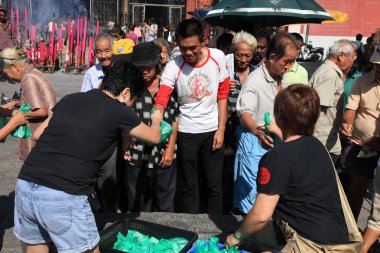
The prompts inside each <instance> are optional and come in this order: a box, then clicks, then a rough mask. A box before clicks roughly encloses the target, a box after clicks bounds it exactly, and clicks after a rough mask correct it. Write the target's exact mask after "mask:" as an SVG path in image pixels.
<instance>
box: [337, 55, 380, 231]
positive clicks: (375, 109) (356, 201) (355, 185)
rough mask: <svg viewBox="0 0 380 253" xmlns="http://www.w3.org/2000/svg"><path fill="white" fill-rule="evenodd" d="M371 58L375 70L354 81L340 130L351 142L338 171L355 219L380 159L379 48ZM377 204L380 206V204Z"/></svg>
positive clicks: (342, 157)
mask: <svg viewBox="0 0 380 253" xmlns="http://www.w3.org/2000/svg"><path fill="white" fill-rule="evenodd" d="M370 60H371V62H372V63H373V64H374V69H373V70H372V71H371V72H369V73H367V74H364V75H363V76H361V77H359V78H358V79H357V80H356V81H355V83H354V85H353V87H352V89H351V93H350V96H349V98H348V102H347V105H346V111H345V113H344V117H343V122H342V126H341V133H342V135H343V136H345V137H346V138H348V139H349V144H348V145H347V147H346V148H345V149H344V150H343V152H342V154H341V158H340V166H339V172H340V173H341V179H342V184H343V187H344V189H345V192H346V195H347V199H348V202H349V204H350V207H351V209H352V213H353V215H354V217H355V218H356V219H357V218H358V216H359V213H360V209H361V206H362V203H363V197H364V195H365V193H366V191H367V188H368V182H369V180H370V179H373V177H374V172H375V169H376V165H377V161H378V159H379V153H378V152H377V151H378V150H377V149H376V148H375V147H374V146H379V145H378V143H379V135H380V49H379V48H378V49H377V50H376V51H375V52H374V53H373V55H372V57H371V59H370ZM376 144H377V145H376ZM378 205H379V207H380V203H379V204H378ZM379 222H380V219H379ZM379 227H380V226H379Z"/></svg>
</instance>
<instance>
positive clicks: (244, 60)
mask: <svg viewBox="0 0 380 253" xmlns="http://www.w3.org/2000/svg"><path fill="white" fill-rule="evenodd" d="M234 57H235V66H236V69H237V70H238V71H244V70H246V69H247V68H248V67H249V63H250V62H251V60H252V57H253V47H252V46H250V45H247V44H245V43H243V42H238V43H237V44H236V49H235V52H234Z"/></svg>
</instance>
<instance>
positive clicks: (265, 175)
mask: <svg viewBox="0 0 380 253" xmlns="http://www.w3.org/2000/svg"><path fill="white" fill-rule="evenodd" d="M269 181H270V172H269V170H268V169H267V168H265V167H260V169H259V184H267V183H269Z"/></svg>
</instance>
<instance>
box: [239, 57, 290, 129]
mask: <svg viewBox="0 0 380 253" xmlns="http://www.w3.org/2000/svg"><path fill="white" fill-rule="evenodd" d="M282 85H284V83H282ZM277 92H278V91H277V81H275V80H274V79H273V78H272V77H271V76H270V75H269V73H268V70H267V68H266V67H265V64H262V65H261V66H260V67H258V68H257V69H256V70H254V71H253V72H252V73H251V74H249V75H248V77H247V79H246V80H245V83H244V85H243V87H242V90H241V92H240V94H239V97H238V100H237V103H236V110H237V112H238V115H239V116H240V115H241V114H243V113H244V112H247V113H249V114H250V115H251V116H252V118H253V119H254V120H255V122H256V123H257V124H258V125H259V126H261V125H264V113H265V112H270V114H271V120H274V117H273V107H274V98H275V97H276V95H277Z"/></svg>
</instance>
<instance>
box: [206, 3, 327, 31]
mask: <svg viewBox="0 0 380 253" xmlns="http://www.w3.org/2000/svg"><path fill="white" fill-rule="evenodd" d="M204 20H205V21H207V22H208V23H210V24H211V25H216V26H222V27H225V28H229V29H231V30H235V31H236V30H239V29H242V28H246V27H245V26H250V27H251V28H252V29H255V28H259V27H269V26H282V25H288V24H299V23H321V22H322V21H325V20H333V18H332V17H331V16H330V15H329V14H328V13H327V12H326V11H325V10H324V9H323V8H322V7H321V6H320V5H319V4H317V3H316V2H315V1H314V0H222V1H221V2H220V3H218V4H217V5H215V6H214V7H213V8H212V9H211V10H210V11H209V12H208V13H207V14H206V16H205V17H204ZM242 26H243V27H242Z"/></svg>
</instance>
